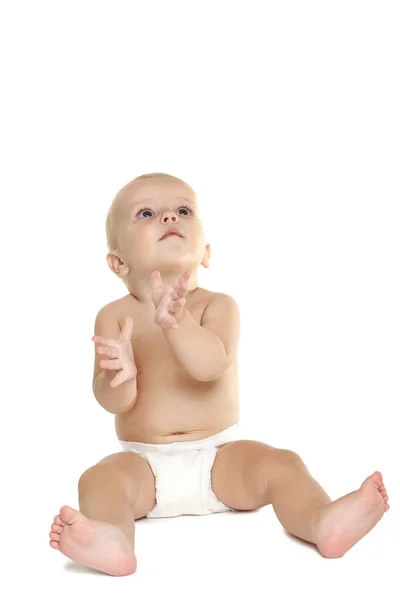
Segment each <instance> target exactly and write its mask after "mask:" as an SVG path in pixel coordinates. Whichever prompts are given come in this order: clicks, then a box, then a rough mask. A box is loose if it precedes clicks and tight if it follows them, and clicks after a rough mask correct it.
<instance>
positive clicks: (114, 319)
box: [95, 294, 132, 331]
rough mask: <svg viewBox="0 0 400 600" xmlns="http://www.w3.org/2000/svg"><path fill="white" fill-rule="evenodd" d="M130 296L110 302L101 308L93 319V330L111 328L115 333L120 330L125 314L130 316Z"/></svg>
mask: <svg viewBox="0 0 400 600" xmlns="http://www.w3.org/2000/svg"><path fill="white" fill-rule="evenodd" d="M130 298H131V296H130V294H129V295H128V296H124V297H123V298H118V299H117V300H112V301H111V302H108V303H107V304H105V305H104V306H102V307H101V308H100V309H99V311H98V312H97V315H96V319H95V330H97V329H101V330H104V329H109V328H112V329H113V330H114V331H116V329H117V327H118V329H121V327H122V321H123V319H124V316H125V315H126V314H132V303H131V302H130Z"/></svg>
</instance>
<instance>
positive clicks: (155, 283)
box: [151, 271, 163, 291]
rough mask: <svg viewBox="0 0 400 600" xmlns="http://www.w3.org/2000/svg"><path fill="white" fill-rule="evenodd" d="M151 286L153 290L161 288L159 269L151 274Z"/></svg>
mask: <svg viewBox="0 0 400 600" xmlns="http://www.w3.org/2000/svg"><path fill="white" fill-rule="evenodd" d="M151 287H152V289H153V291H157V290H160V289H162V288H163V282H162V279H161V273H160V271H153V273H152V274H151Z"/></svg>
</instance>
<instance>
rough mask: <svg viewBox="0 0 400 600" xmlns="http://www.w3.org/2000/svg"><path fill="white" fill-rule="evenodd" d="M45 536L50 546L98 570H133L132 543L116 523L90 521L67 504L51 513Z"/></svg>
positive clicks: (122, 572) (115, 572) (119, 572)
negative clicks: (51, 521) (47, 531)
mask: <svg viewBox="0 0 400 600" xmlns="http://www.w3.org/2000/svg"><path fill="white" fill-rule="evenodd" d="M49 537H50V546H51V547H52V548H54V549H56V550H61V552H62V553H63V554H65V556H68V558H71V559H72V560H75V561H76V562H79V563H82V564H84V565H87V566H88V567H92V568H93V569H97V570H98V571H103V572H104V573H108V574H109V575H130V574H131V573H133V572H134V571H135V570H136V557H135V553H134V551H133V548H132V544H131V543H130V541H129V539H128V537H127V535H126V534H125V533H124V532H123V531H122V530H121V529H119V527H117V526H116V525H112V524H111V523H104V522H101V521H92V520H91V519H88V518H87V517H85V516H84V515H82V514H81V513H80V512H78V511H77V510H74V509H73V508H70V507H69V506H63V507H62V508H61V510H60V514H59V515H57V516H56V517H54V522H53V523H52V525H51V531H50V534H49Z"/></svg>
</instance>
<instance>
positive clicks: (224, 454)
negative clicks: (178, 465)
mask: <svg viewBox="0 0 400 600" xmlns="http://www.w3.org/2000/svg"><path fill="white" fill-rule="evenodd" d="M291 454H293V453H292V452H291V451H290V450H281V449H278V448H274V447H273V446H269V445H268V444H264V443H263V442H258V441H254V440H238V441H235V442H229V443H227V444H225V445H224V446H221V448H220V449H219V450H218V452H217V455H216V457H215V461H214V465H213V467H212V470H211V486H212V489H213V491H214V493H215V495H216V496H217V498H218V500H220V501H221V502H223V503H224V504H226V505H227V506H229V507H230V508H233V509H235V510H255V509H257V508H261V507H262V506H266V505H267V504H270V503H271V499H270V494H269V491H268V488H269V485H268V484H269V478H271V477H272V475H273V473H274V472H276V469H277V467H279V466H280V465H283V464H284V463H285V462H288V461H289V460H290V458H289V457H290V455H291Z"/></svg>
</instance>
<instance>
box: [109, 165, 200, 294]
mask: <svg viewBox="0 0 400 600" xmlns="http://www.w3.org/2000/svg"><path fill="white" fill-rule="evenodd" d="M172 228H176V229H177V231H178V232H179V233H180V236H181V237H179V236H178V235H169V236H168V237H165V238H164V239H162V237H163V235H164V234H165V233H166V232H167V231H169V230H170V229H172ZM106 234H107V245H108V249H109V252H108V254H107V262H108V265H109V267H110V269H111V270H112V271H113V272H114V273H115V274H116V275H118V277H120V278H121V279H123V280H124V281H125V283H126V284H127V286H128V288H131V287H135V282H136V281H137V282H140V281H143V280H144V279H148V280H149V281H150V275H151V273H152V272H153V271H160V272H161V275H162V276H163V275H164V276H165V278H166V279H168V278H173V277H179V276H180V275H182V274H183V273H184V272H185V271H186V270H187V269H190V270H191V271H192V273H193V272H195V271H196V270H197V268H198V266H199V265H200V264H201V265H203V266H204V267H208V260H209V251H210V249H209V245H208V244H207V243H206V242H205V238H204V231H203V226H202V224H201V221H200V216H199V208H198V203H197V198H196V194H195V193H194V191H193V190H192V188H191V187H190V186H189V185H188V184H187V183H185V182H184V181H182V180H181V179H178V178H177V177H173V176H172V175H167V174H164V173H150V174H147V175H141V176H140V177H137V178H136V179H133V180H132V181H130V182H129V183H127V184H126V185H125V186H124V187H123V188H122V189H121V190H120V191H119V192H118V193H117V195H116V196H115V198H114V200H113V202H112V204H111V206H110V209H109V211H108V214H107V220H106Z"/></svg>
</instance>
